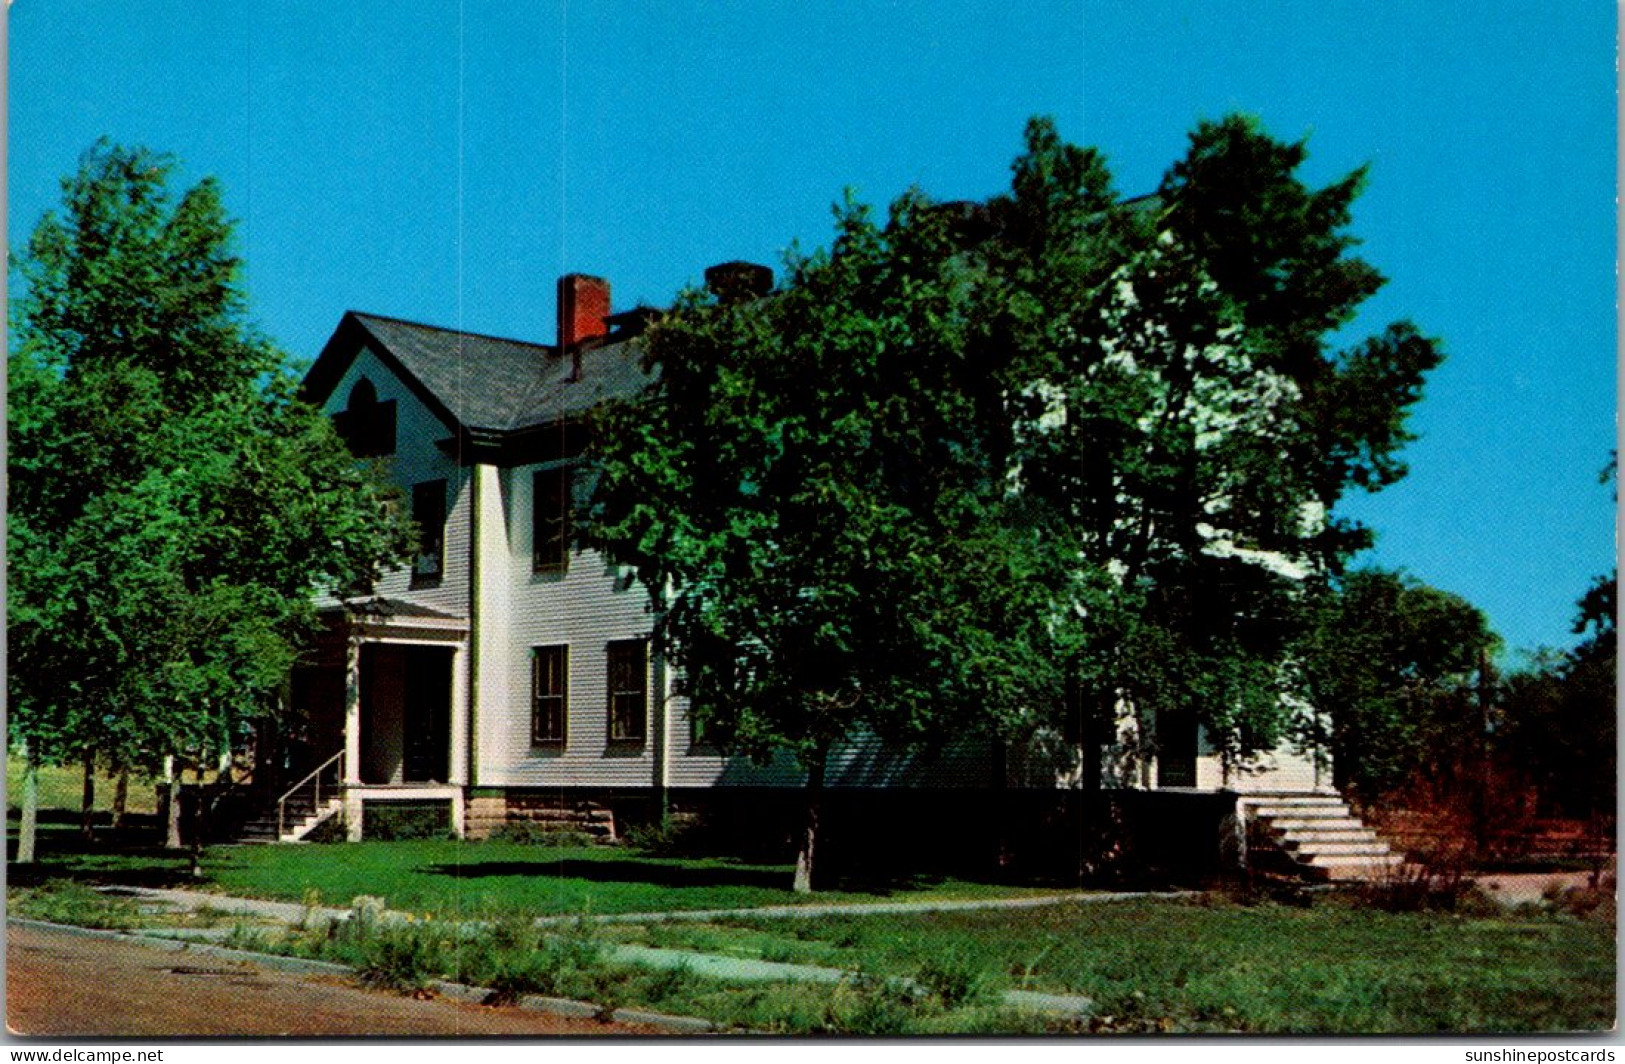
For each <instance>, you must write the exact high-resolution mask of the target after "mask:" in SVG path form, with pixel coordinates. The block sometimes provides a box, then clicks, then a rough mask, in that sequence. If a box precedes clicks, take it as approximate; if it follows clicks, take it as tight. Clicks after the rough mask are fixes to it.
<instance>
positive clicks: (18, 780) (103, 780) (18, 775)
mask: <svg viewBox="0 0 1625 1064" xmlns="http://www.w3.org/2000/svg"><path fill="white" fill-rule="evenodd" d="M24 767H25V766H24V764H23V759H22V758H20V757H16V756H12V755H8V756H7V757H6V808H7V809H8V810H16V809H18V808H20V807H21V805H22V800H23V769H24ZM84 785H85V773H84V769H82V768H80V767H79V766H77V765H42V766H40V771H39V807H40V809H42V810H45V809H60V810H66V811H71V812H72V813H74V814H75V815H77V814H78V812H79V805H80V802H81V801H82V797H81V794H82V791H83V789H84ZM116 786H117V780H115V779H114V778H113V777H111V776H108V775H107V774H106V773H104V772H97V773H96V805H95V808H96V809H97V810H98V811H99V812H104V813H105V812H108V811H110V810H111V809H112V808H113V791H114V788H115V787H116ZM154 786H155V784H154V782H153V781H152V780H150V779H147V778H145V777H142V776H136V775H131V777H130V790H129V796H128V798H127V799H126V809H127V810H128V811H129V812H131V813H153V812H156V811H157V809H158V794H157V791H156V790H154Z"/></svg>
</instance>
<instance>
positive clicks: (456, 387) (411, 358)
mask: <svg viewBox="0 0 1625 1064" xmlns="http://www.w3.org/2000/svg"><path fill="white" fill-rule="evenodd" d="M363 348H365V349H366V350H370V351H372V352H373V354H375V355H377V356H378V358H379V359H380V360H381V361H383V362H384V363H385V364H386V365H387V366H389V367H390V369H391V370H392V371H393V372H394V373H395V374H396V375H397V376H399V377H400V378H401V380H402V381H404V382H405V383H406V385H407V386H408V387H409V388H411V389H412V391H413V393H414V394H416V395H417V397H418V398H419V399H420V400H422V401H423V403H424V405H426V406H427V407H428V408H429V409H430V410H431V411H433V412H434V414H435V416H436V417H438V418H439V419H440V420H441V421H442V422H444V423H445V425H446V427H447V429H449V430H451V431H452V432H454V433H455V432H474V433H479V434H482V435H484V434H497V435H501V434H506V433H513V432H520V431H523V430H526V429H534V428H538V427H540V426H543V425H549V424H553V423H556V422H561V421H567V420H570V419H572V418H575V417H577V416H579V415H581V414H584V413H586V412H587V411H588V410H590V409H592V408H593V407H595V406H597V405H598V404H600V403H602V402H604V401H605V400H607V399H615V398H625V397H629V396H632V395H636V394H637V393H638V392H640V391H642V390H643V388H644V387H645V386H646V385H647V384H648V383H649V380H650V377H649V374H648V373H646V372H645V371H644V369H643V349H642V345H641V344H639V343H638V342H637V341H636V340H635V339H623V340H616V339H611V340H609V341H607V342H602V343H600V344H598V345H597V346H594V347H591V348H590V349H587V350H583V351H582V352H581V353H580V356H579V360H580V366H581V372H580V377H579V379H576V378H575V367H574V363H575V359H573V358H571V357H561V356H560V354H559V349H558V348H557V347H553V346H550V345H547V344H532V343H526V342H524V341H522V340H509V339H505V338H503V337H498V336H486V335H482V334H480V333H469V332H460V331H458V330H455V329H442V328H440V327H438V326H434V325H425V324H422V323H420V322H413V321H405V320H402V319H400V318H388V317H384V316H382V315H379V314H363V313H361V312H359V311H354V310H351V311H346V312H345V315H344V317H343V318H342V319H341V320H340V321H339V325H338V328H337V329H335V330H334V331H333V336H332V338H331V339H329V340H328V341H327V345H326V346H325V347H324V348H323V349H322V353H321V355H320V356H319V357H318V358H317V359H316V362H315V364H314V365H313V366H311V368H310V372H309V373H308V374H306V376H305V381H304V384H303V386H302V387H301V394H302V395H303V397H304V398H305V399H306V400H307V401H309V402H313V403H317V404H320V403H322V402H324V401H325V400H326V399H327V398H328V397H329V396H330V395H331V394H332V392H333V389H334V388H336V387H338V382H339V380H340V379H341V378H342V377H343V376H344V373H345V371H346V370H348V369H349V368H350V365H351V364H352V363H353V362H354V361H355V358H356V356H357V355H358V354H360V352H361V350H362V349H363Z"/></svg>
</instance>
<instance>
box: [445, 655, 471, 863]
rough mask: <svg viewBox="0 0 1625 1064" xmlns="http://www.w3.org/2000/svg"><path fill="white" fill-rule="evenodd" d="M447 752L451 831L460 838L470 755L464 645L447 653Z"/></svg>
mask: <svg viewBox="0 0 1625 1064" xmlns="http://www.w3.org/2000/svg"><path fill="white" fill-rule="evenodd" d="M447 730H448V731H450V732H451V739H450V741H451V751H450V754H449V756H448V757H447V759H446V765H447V773H446V775H447V776H448V777H449V778H448V779H447V780H446V782H447V783H449V784H451V785H452V786H453V787H455V788H456V790H454V791H453V792H452V796H451V830H452V833H453V834H455V835H456V836H457V837H458V838H463V837H464V812H465V804H466V802H467V799H468V767H469V762H470V759H472V758H473V756H474V750H473V743H472V738H473V737H472V736H471V735H470V734H469V729H468V648H467V647H466V646H459V647H456V648H455V649H454V650H452V652H451V727H450V728H449V729H447Z"/></svg>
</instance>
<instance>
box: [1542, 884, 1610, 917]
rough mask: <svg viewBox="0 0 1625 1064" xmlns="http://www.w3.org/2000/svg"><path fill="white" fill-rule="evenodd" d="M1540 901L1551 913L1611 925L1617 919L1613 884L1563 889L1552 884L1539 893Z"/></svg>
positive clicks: (1563, 887)
mask: <svg viewBox="0 0 1625 1064" xmlns="http://www.w3.org/2000/svg"><path fill="white" fill-rule="evenodd" d="M1541 900H1542V901H1544V902H1545V903H1546V904H1547V905H1548V906H1550V907H1551V908H1552V910H1553V911H1555V912H1559V913H1563V914H1565V915H1568V916H1574V917H1579V918H1580V919H1582V920H1597V921H1600V922H1602V923H1605V924H1613V923H1615V922H1616V920H1617V918H1618V902H1617V901H1616V899H1615V897H1614V887H1613V884H1611V883H1607V882H1606V881H1605V882H1604V884H1603V885H1601V886H1598V887H1574V886H1570V887H1565V886H1562V885H1561V884H1557V883H1554V884H1552V885H1551V886H1549V887H1547V888H1546V889H1545V890H1544V891H1542V892H1541Z"/></svg>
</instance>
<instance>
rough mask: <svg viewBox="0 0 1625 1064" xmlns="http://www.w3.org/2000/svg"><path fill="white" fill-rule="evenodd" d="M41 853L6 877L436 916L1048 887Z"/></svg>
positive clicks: (511, 848)
mask: <svg viewBox="0 0 1625 1064" xmlns="http://www.w3.org/2000/svg"><path fill="white" fill-rule="evenodd" d="M41 832H42V833H41V842H40V846H39V850H40V855H41V860H40V862H39V864H38V866H37V867H36V868H35V869H32V870H30V871H28V872H22V871H21V870H19V869H16V868H14V869H13V870H12V876H13V879H14V881H15V880H17V879H18V877H19V876H21V877H22V881H24V882H29V883H42V882H45V881H48V880H53V879H68V880H75V881H80V882H88V883H97V882H100V883H127V884H132V885H144V886H174V887H191V888H196V889H203V890H213V891H219V892H221V893H224V894H237V895H242V896H244V897H254V898H271V899H275V900H281V901H292V902H305V901H309V900H311V899H312V898H315V899H317V900H319V901H320V903H321V904H323V905H333V906H338V907H340V908H345V907H348V906H349V904H350V902H351V900H352V899H354V898H355V897H357V896H358V895H363V894H365V895H372V896H375V897H382V898H384V899H385V903H386V904H387V905H388V906H389V907H390V908H392V909H402V910H406V911H411V912H417V913H433V914H435V916H437V917H442V918H444V917H456V916H477V915H481V914H488V913H528V914H532V915H544V914H563V915H574V914H580V913H627V912H661V911H667V910H673V909H713V908H743V907H748V906H760V905H785V904H795V903H797V902H805V901H815V902H836V901H874V900H879V899H881V898H898V897H907V898H910V899H916V898H963V897H973V896H979V895H980V896H985V895H987V894H988V893H990V892H991V893H997V894H998V895H1000V896H1020V895H1031V894H1041V893H1050V892H1051V891H1050V890H1048V889H1044V888H1022V887H1002V886H1001V887H991V886H986V885H982V884H975V883H968V882H964V881H960V880H953V879H943V878H938V877H912V878H909V879H902V880H892V881H885V882H873V881H864V882H860V881H851V882H847V883H843V884H840V886H841V887H842V889H839V890H830V891H821V892H819V893H818V894H817V895H814V896H812V897H810V898H809V897H808V896H806V895H797V894H794V893H792V892H791V891H790V889H789V886H790V881H791V877H792V868H791V866H790V865H788V864H784V865H762V864H744V863H739V862H735V861H730V860H724V859H720V858H675V857H655V856H650V855H647V854H644V853H642V852H640V851H638V850H635V849H631V848H606V847H591V846H569V847H563V846H559V847H555V846H541V845H530V844H525V843H516V842H503V841H497V840H490V841H485V842H458V841H454V840H449V839H435V840H419V841H410V842H362V843H334V844H313V845H308V846H214V847H210V848H208V849H207V850H205V851H204V860H203V872H204V879H203V880H202V881H201V882H193V881H192V880H190V879H188V878H187V877H186V874H185V873H186V870H187V860H186V858H185V857H184V856H181V855H175V854H169V853H165V852H163V851H162V850H158V849H154V848H152V847H150V846H148V847H139V846H125V847H119V846H116V845H109V844H101V843H97V844H90V845H86V844H84V843H83V842H81V841H80V840H79V839H78V838H77V837H76V836H75V835H74V834H73V832H72V831H71V830H68V829H66V828H65V826H61V825H56V824H46V825H42V828H41Z"/></svg>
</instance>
